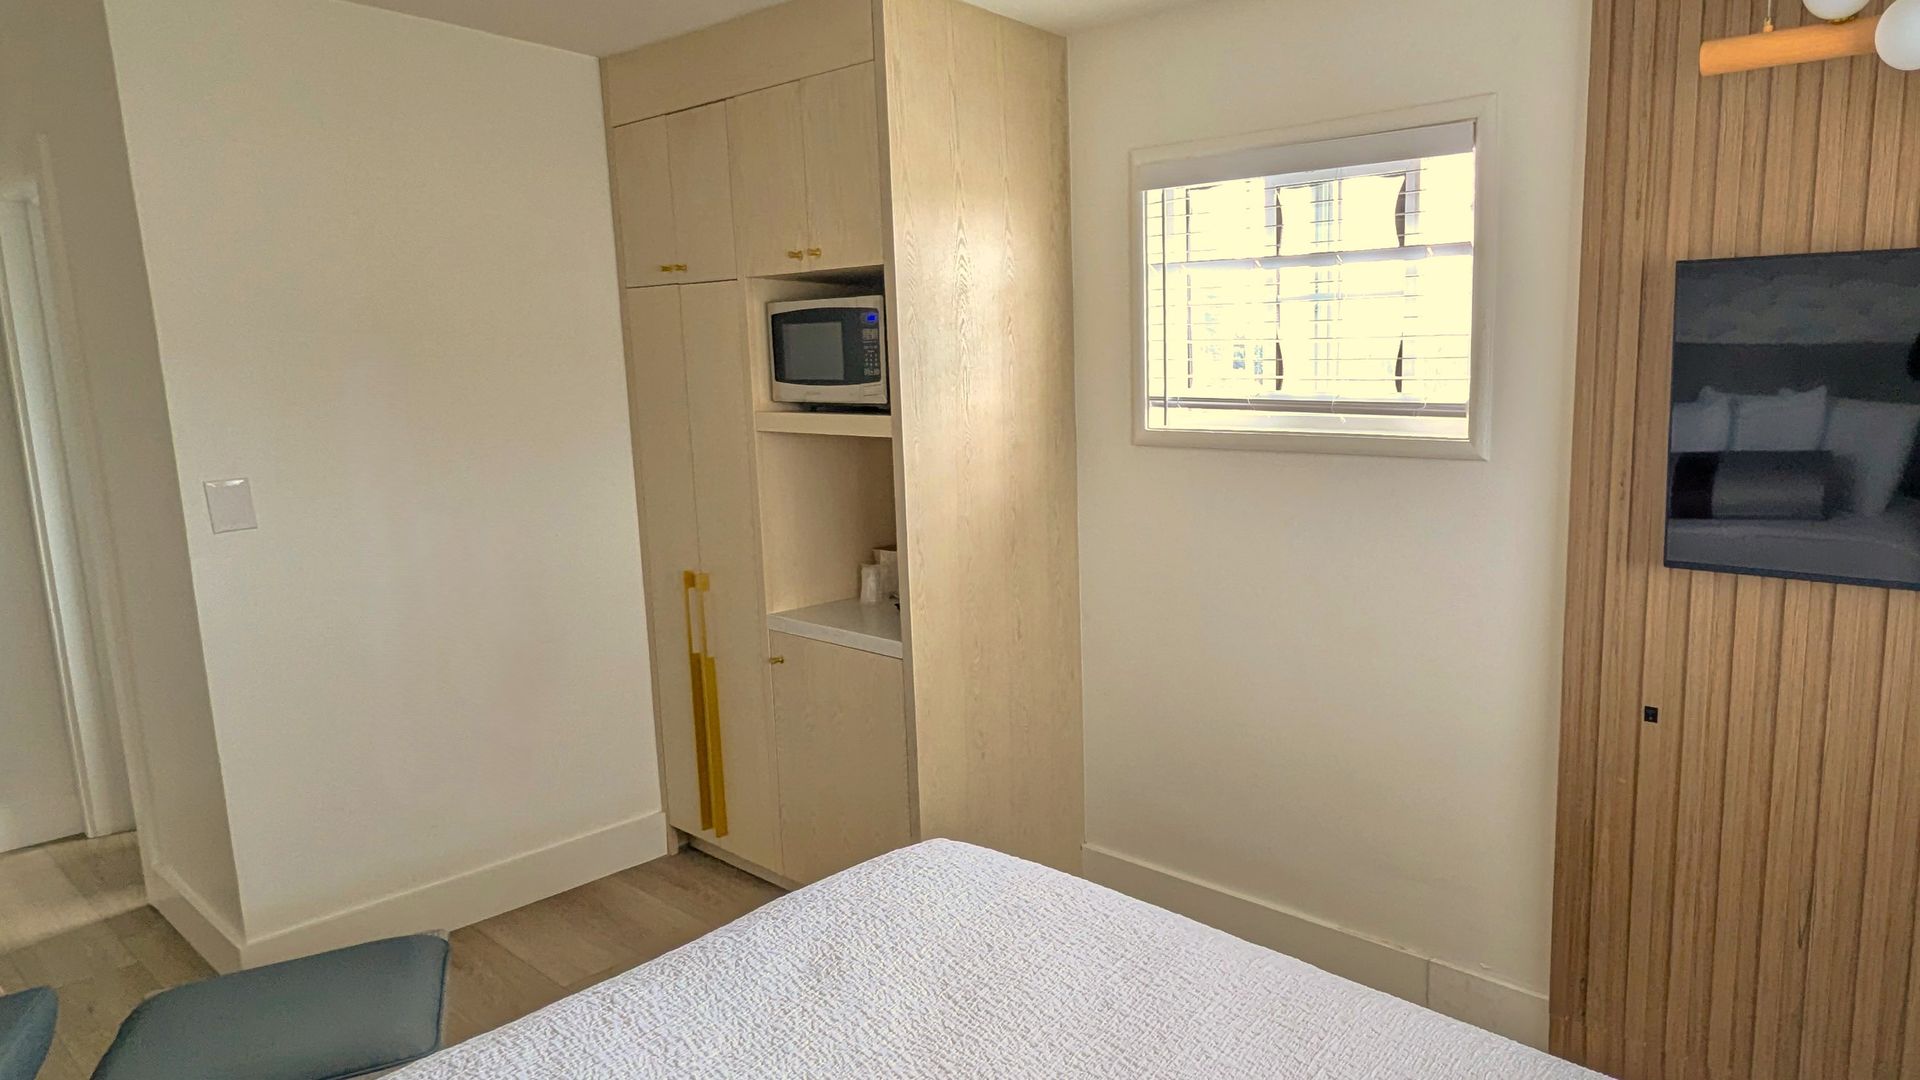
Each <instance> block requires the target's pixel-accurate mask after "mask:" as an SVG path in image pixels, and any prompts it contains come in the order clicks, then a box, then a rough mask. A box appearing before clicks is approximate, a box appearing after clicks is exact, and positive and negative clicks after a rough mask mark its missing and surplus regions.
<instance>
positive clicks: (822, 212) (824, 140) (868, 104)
mask: <svg viewBox="0 0 1920 1080" xmlns="http://www.w3.org/2000/svg"><path fill="white" fill-rule="evenodd" d="M800 111H801V114H802V128H803V130H804V131H805V133H806V157H807V170H806V171H807V221H808V226H809V227H808V243H807V260H806V263H807V268H808V269H809V270H826V269H837V268H840V267H845V266H877V265H879V263H880V260H881V252H880V248H881V241H880V218H881V214H880V116H879V105H878V103H877V101H876V95H875V87H874V74H873V65H872V64H855V65H854V66H853V67H849V68H841V69H840V70H839V71H830V72H827V73H826V74H825V75H815V76H813V77H812V78H809V79H803V80H801V82H800Z"/></svg>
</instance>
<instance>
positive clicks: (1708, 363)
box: [1666, 249, 1920, 589]
mask: <svg viewBox="0 0 1920 1080" xmlns="http://www.w3.org/2000/svg"><path fill="white" fill-rule="evenodd" d="M1670 421H1671V422H1670V425H1669V428H1668V459H1667V461H1668V469H1667V531H1666V564H1667V565H1668V566H1676V567H1681V568H1685V569H1691V570H1722V571H1728V572H1731V573H1743V574H1764V575H1768V576H1772V577H1789V578H1810V579H1813V580H1816V581H1838V582H1848V583H1853V584H1859V585H1881V586H1888V587H1892V588H1901V589H1920V460H1916V453H1915V439H1914V433H1915V430H1916V429H1917V428H1920V249H1917V250H1909V251H1862V252H1852V253H1847V254H1837V255H1779V256H1769V257H1766V258H1752V259H1712V260H1701V261H1689V262H1682V263H1680V264H1679V268H1678V275H1677V283H1676V288H1675V302H1674V333H1673V395H1672V412H1671V416H1670Z"/></svg>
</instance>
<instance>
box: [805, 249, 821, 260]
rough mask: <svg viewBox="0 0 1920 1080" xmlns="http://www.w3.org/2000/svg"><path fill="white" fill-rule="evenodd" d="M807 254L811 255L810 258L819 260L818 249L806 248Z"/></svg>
mask: <svg viewBox="0 0 1920 1080" xmlns="http://www.w3.org/2000/svg"><path fill="white" fill-rule="evenodd" d="M807 254H808V255H811V256H813V257H814V258H816V259H817V258H819V257H820V249H819V248H808V249H807Z"/></svg>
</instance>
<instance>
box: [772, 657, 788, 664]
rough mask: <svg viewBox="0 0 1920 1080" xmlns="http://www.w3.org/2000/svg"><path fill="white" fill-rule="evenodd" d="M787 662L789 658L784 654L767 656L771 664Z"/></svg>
mask: <svg viewBox="0 0 1920 1080" xmlns="http://www.w3.org/2000/svg"><path fill="white" fill-rule="evenodd" d="M786 662H787V658H786V657H784V656H769V657H767V663H769V664H784V663H786Z"/></svg>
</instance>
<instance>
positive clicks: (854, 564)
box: [757, 431, 894, 612]
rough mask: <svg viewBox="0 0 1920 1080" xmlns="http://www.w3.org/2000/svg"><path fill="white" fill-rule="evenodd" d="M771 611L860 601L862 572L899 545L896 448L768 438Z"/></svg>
mask: <svg viewBox="0 0 1920 1080" xmlns="http://www.w3.org/2000/svg"><path fill="white" fill-rule="evenodd" d="M757 438H758V440H759V451H760V453H759V463H760V477H759V480H760V536H761V557H762V559H763V560H764V562H765V567H766V575H765V576H766V590H767V610H768V611H770V612H780V611H790V610H792V609H794V608H802V607H811V606H812V605H814V604H824V603H828V602H830V601H834V600H845V599H848V598H850V597H854V596H857V595H859V593H860V565H861V564H862V563H867V562H871V561H873V549H874V548H876V547H884V546H888V545H891V544H892V543H893V542H894V513H893V508H894V503H893V440H891V439H881V438H863V437H859V436H851V435H796V434H790V433H785V432H771V431H762V432H760V433H759V434H758V435H757Z"/></svg>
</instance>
